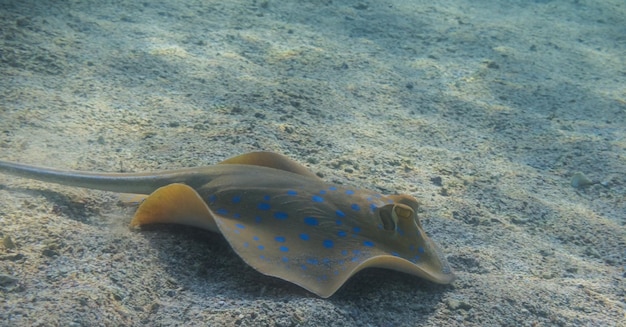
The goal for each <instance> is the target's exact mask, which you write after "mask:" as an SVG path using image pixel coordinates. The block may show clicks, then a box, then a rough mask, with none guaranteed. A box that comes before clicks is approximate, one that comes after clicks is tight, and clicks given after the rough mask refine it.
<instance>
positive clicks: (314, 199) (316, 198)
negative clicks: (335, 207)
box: [311, 195, 324, 202]
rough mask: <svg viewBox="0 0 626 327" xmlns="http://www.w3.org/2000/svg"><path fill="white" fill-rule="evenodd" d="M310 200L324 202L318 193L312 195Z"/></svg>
mask: <svg viewBox="0 0 626 327" xmlns="http://www.w3.org/2000/svg"><path fill="white" fill-rule="evenodd" d="M311 200H313V202H324V198H323V197H321V196H319V195H314V196H313V198H311Z"/></svg>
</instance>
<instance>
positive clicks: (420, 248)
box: [417, 246, 426, 253]
mask: <svg viewBox="0 0 626 327" xmlns="http://www.w3.org/2000/svg"><path fill="white" fill-rule="evenodd" d="M417 252H419V253H424V252H426V250H424V248H423V247H421V246H420V247H418V248H417Z"/></svg>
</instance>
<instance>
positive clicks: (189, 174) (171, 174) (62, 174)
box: [0, 161, 210, 194]
mask: <svg viewBox="0 0 626 327" xmlns="http://www.w3.org/2000/svg"><path fill="white" fill-rule="evenodd" d="M207 168H210V167H203V168H188V169H180V170H171V171H163V172H156V173H93V172H81V171H72V170H58V169H52V168H44V167H37V166H31V165H24V164H19V163H14V162H8V161H0V172H3V173H7V174H11V175H16V176H20V177H25V178H30V179H36V180H40V181H44V182H50V183H56V184H63V185H69V186H77V187H84V188H90V189H97V190H103V191H111V192H119V193H137V194H150V193H152V192H153V191H155V190H156V189H157V188H159V187H161V186H165V185H168V184H171V183H190V182H197V181H198V180H199V179H206V177H207V174H206V173H207V171H206V169H207Z"/></svg>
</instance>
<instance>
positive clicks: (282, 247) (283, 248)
mask: <svg viewBox="0 0 626 327" xmlns="http://www.w3.org/2000/svg"><path fill="white" fill-rule="evenodd" d="M279 249H280V250H281V251H282V252H289V248H288V247H286V246H281V247H280V248H279Z"/></svg>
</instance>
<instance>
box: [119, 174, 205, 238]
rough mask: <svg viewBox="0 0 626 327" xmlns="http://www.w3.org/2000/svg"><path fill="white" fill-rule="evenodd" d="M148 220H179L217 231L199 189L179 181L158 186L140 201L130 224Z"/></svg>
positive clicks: (160, 221) (158, 222) (149, 221)
mask: <svg viewBox="0 0 626 327" xmlns="http://www.w3.org/2000/svg"><path fill="white" fill-rule="evenodd" d="M147 224H180V225H188V226H194V227H199V228H202V229H207V230H210V231H214V232H217V231H218V228H217V225H216V224H215V220H214V219H213V213H212V212H211V210H210V209H209V207H208V206H207V205H206V202H205V201H204V200H203V199H202V197H201V196H200V195H199V194H198V192H196V191H195V190H194V189H193V188H191V187H190V186H188V185H185V184H179V183H174V184H170V185H167V186H163V187H161V188H159V189H157V190H156V191H154V192H152V194H150V196H148V197H147V198H146V199H145V200H144V201H143V202H142V203H141V205H140V206H139V208H138V209H137V212H136V213H135V216H134V217H133V220H132V221H131V222H130V225H131V226H132V227H138V226H142V225H147Z"/></svg>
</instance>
